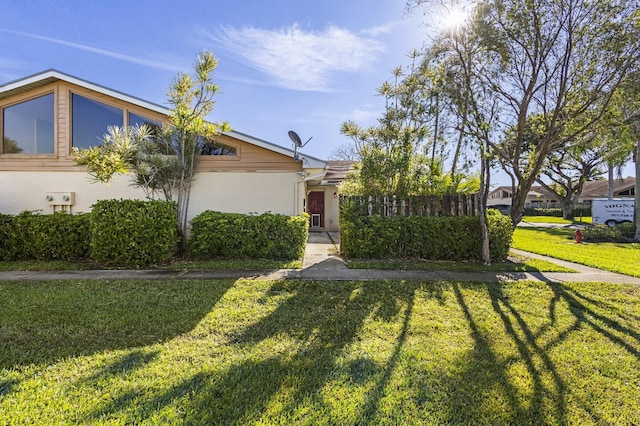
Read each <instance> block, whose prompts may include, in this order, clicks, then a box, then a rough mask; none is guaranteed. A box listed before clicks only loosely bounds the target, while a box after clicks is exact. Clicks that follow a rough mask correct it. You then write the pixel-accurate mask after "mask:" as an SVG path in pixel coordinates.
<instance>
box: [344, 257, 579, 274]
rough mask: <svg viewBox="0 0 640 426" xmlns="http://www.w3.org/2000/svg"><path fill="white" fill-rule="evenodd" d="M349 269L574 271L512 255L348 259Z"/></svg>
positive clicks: (539, 260)
mask: <svg viewBox="0 0 640 426" xmlns="http://www.w3.org/2000/svg"><path fill="white" fill-rule="evenodd" d="M347 267H348V268H349V269H392V270H422V271H456V272H576V271H575V270H573V269H570V268H565V267H563V266H560V265H557V264H555V263H552V262H548V261H546V260H541V259H532V258H529V257H523V256H517V255H512V256H510V257H509V260H507V261H505V262H494V263H492V264H491V265H490V266H485V265H483V264H482V263H479V262H448V261H428V260H350V261H349V262H348V263H347Z"/></svg>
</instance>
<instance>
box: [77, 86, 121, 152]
mask: <svg viewBox="0 0 640 426" xmlns="http://www.w3.org/2000/svg"><path fill="white" fill-rule="evenodd" d="M73 95H78V96H82V97H83V98H85V99H88V100H90V101H93V102H97V103H99V104H103V105H106V106H108V107H111V108H115V109H119V110H120V111H121V112H122V126H126V125H127V122H128V120H129V115H128V109H127V108H126V107H124V106H122V105H118V104H117V103H114V102H108V101H106V100H105V99H101V97H100V96H95V95H92V94H91V92H88V93H85V92H84V91H83V90H77V89H75V88H74V89H70V90H69V91H68V95H67V96H68V103H69V108H68V112H67V114H68V115H67V125H68V129H69V130H68V135H69V142H68V145H69V152H68V153H67V155H69V156H71V153H72V151H73V148H74V147H75V145H74V144H73V123H74V119H73ZM106 133H107V129H105V130H104V133H103V134H102V135H101V136H104V135H105V134H106ZM94 146H95V145H94ZM78 148H81V147H78ZM81 149H86V148H84V147H82V148H81Z"/></svg>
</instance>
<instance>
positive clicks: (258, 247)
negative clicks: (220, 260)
mask: <svg viewBox="0 0 640 426" xmlns="http://www.w3.org/2000/svg"><path fill="white" fill-rule="evenodd" d="M308 233H309V218H308V215H306V214H303V215H302V216H285V215H280V214H273V213H263V214H261V215H257V216H254V215H244V214H240V213H222V212H217V211H211V210H207V211H205V212H202V213H201V214H199V215H198V216H196V217H195V218H193V219H192V220H191V237H190V238H189V243H188V253H189V255H190V257H193V258H196V259H210V258H216V257H224V258H235V259H244V258H254V259H299V258H301V257H302V255H303V254H304V248H305V244H306V242H307V236H308Z"/></svg>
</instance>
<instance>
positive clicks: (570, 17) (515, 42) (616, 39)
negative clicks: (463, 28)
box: [410, 0, 640, 226]
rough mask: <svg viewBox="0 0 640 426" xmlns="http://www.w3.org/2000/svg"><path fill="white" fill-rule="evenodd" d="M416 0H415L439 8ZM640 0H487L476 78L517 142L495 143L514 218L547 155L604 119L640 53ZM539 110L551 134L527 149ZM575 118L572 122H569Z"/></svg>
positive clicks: (481, 7)
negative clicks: (509, 180) (508, 178)
mask: <svg viewBox="0 0 640 426" xmlns="http://www.w3.org/2000/svg"><path fill="white" fill-rule="evenodd" d="M433 3H434V1H432V0H415V1H412V2H410V4H411V5H413V6H415V5H418V6H423V5H425V6H426V5H433ZM637 10H638V1H637V0H604V1H602V0H529V1H526V2H505V1H502V0H484V1H480V2H478V3H477V4H476V6H475V16H478V17H480V22H479V23H480V25H476V26H474V27H472V28H470V30H472V31H475V32H476V36H477V37H478V45H479V46H480V48H481V50H482V54H481V55H476V56H475V57H474V58H473V64H472V67H473V73H474V76H475V77H476V78H477V79H479V80H480V81H481V83H482V84H481V86H482V87H483V89H484V90H486V91H487V92H488V93H490V96H487V97H485V99H488V100H490V101H491V102H497V105H496V106H497V107H498V109H497V112H498V113H499V118H500V123H501V128H502V130H503V131H504V130H506V129H509V128H512V127H513V128H515V134H514V138H513V139H512V141H513V145H512V146H511V147H508V148H507V147H505V146H504V144H501V143H500V139H503V138H494V137H492V138H490V140H488V144H489V148H490V151H491V152H492V154H493V155H495V156H497V157H498V159H499V161H500V163H501V164H503V165H504V166H505V167H506V168H507V169H508V170H509V172H510V173H511V175H512V176H513V178H514V183H515V188H514V191H513V200H512V209H511V217H512V220H513V224H514V226H515V225H516V224H517V223H518V222H519V221H520V220H521V218H522V213H523V210H524V204H525V200H526V196H527V193H528V192H529V190H530V188H531V186H532V185H533V183H534V182H535V181H536V180H537V179H538V177H539V174H540V171H541V168H542V167H543V165H544V162H545V160H546V158H547V157H548V156H549V155H550V154H551V153H553V152H555V151H558V150H560V149H563V148H566V147H567V146H570V145H571V144H572V143H573V142H572V141H576V140H578V139H579V138H580V137H581V136H582V135H584V134H587V133H588V132H589V131H591V130H592V129H593V128H594V127H595V126H596V125H597V123H598V122H599V121H600V120H601V119H602V118H603V116H604V114H605V111H606V110H607V108H608V106H609V102H610V100H611V97H612V96H613V94H614V93H615V91H616V89H617V88H618V87H619V86H620V84H621V82H622V81H623V79H624V77H625V76H626V74H627V73H628V72H629V70H630V69H631V67H632V66H634V64H635V61H636V58H637V57H638V52H639V47H640V37H639V36H638V17H637ZM534 114H539V115H541V116H542V117H543V118H544V120H545V122H544V128H545V129H546V131H545V133H544V134H543V135H542V137H541V139H540V141H539V142H538V144H537V145H536V146H535V147H533V149H532V150H530V151H525V150H523V146H525V144H524V140H525V137H526V129H527V119H528V117H529V116H531V115H534ZM569 123H572V124H573V125H572V126H568V124H569Z"/></svg>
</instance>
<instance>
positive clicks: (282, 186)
mask: <svg viewBox="0 0 640 426" xmlns="http://www.w3.org/2000/svg"><path fill="white" fill-rule="evenodd" d="M129 184H130V178H129V177H127V176H118V177H116V178H115V179H114V180H113V181H112V182H111V183H110V184H109V185H105V184H101V183H92V182H91V180H90V179H89V175H88V174H86V173H83V172H0V213H4V214H18V213H20V212H22V211H25V210H42V211H43V212H44V213H51V212H52V211H53V209H52V207H51V206H50V205H49V202H48V201H47V200H46V198H45V197H46V195H47V194H48V193H52V192H73V193H74V195H75V203H74V205H73V206H72V212H74V213H80V212H89V211H91V206H92V205H93V204H94V203H95V202H96V201H98V200H101V199H114V198H115V199H120V198H137V199H144V198H145V194H144V192H143V191H142V190H140V189H135V188H132V187H130V186H129ZM304 194H305V192H304V184H303V183H301V178H300V176H299V175H297V174H296V173H295V172H215V173H199V174H198V175H197V176H196V180H195V181H194V186H193V188H192V193H191V202H190V204H189V216H190V218H192V217H194V216H196V215H197V214H199V213H201V212H202V211H204V210H218V211H223V212H236V213H264V212H266V211H271V212H272V213H280V214H286V215H296V214H300V213H301V212H302V206H303V199H304Z"/></svg>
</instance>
